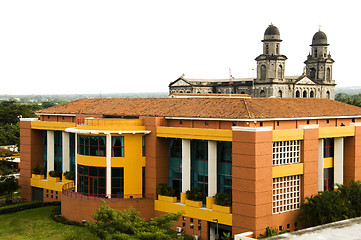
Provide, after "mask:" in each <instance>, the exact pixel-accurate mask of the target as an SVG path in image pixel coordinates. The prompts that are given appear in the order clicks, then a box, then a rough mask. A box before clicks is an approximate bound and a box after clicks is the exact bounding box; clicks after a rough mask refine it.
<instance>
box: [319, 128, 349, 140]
mask: <svg viewBox="0 0 361 240" xmlns="http://www.w3.org/2000/svg"><path fill="white" fill-rule="evenodd" d="M318 134H319V136H318V137H319V138H335V137H352V136H355V127H354V126H348V127H325V128H319V130H318Z"/></svg>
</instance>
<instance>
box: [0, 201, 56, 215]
mask: <svg viewBox="0 0 361 240" xmlns="http://www.w3.org/2000/svg"><path fill="white" fill-rule="evenodd" d="M44 206H60V202H26V203H17V204H11V205H6V206H3V207H0V214H5V213H13V212H19V211H23V210H27V209H33V208H38V207H44Z"/></svg>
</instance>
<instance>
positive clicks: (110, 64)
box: [0, 0, 361, 94]
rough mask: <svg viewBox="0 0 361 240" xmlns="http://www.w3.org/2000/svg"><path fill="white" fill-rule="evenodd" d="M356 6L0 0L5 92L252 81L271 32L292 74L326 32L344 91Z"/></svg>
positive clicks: (351, 73)
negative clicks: (273, 30) (277, 33)
mask: <svg viewBox="0 0 361 240" xmlns="http://www.w3.org/2000/svg"><path fill="white" fill-rule="evenodd" d="M357 2H358V1H356V0H354V1H347V0H345V1H332V0H328V1H323V0H317V1H316V0H312V1H310V0H302V1H289V0H288V1H269V0H257V1H241V0H237V1H227V0H223V1H211V0H207V1H197V0H191V1H188V0H182V1H171V0H164V1H161V0H129V1H121V0H116V1H105V0H103V1H91V0H85V1H80V0H78V1H77V0H69V1H68V0H58V1H52V0H44V1H37V0H31V1H29V0H8V1H5V0H1V1H0V81H1V87H0V94H64V93H69V94H73V93H102V94H103V93H124V92H159V91H162V92H166V91H167V90H168V84H169V83H170V82H171V81H174V80H176V79H177V78H178V77H179V76H181V75H182V74H183V73H184V74H185V77H188V78H228V76H229V68H231V71H232V74H233V77H236V78H243V77H252V76H254V75H253V72H252V68H256V61H255V60H254V59H255V58H256V57H257V56H258V55H259V54H261V53H262V42H261V40H262V39H263V35H264V31H265V30H266V28H267V27H268V25H269V24H271V23H273V24H274V25H275V26H277V27H278V29H279V30H280V33H281V39H282V40H283V41H282V44H281V53H282V54H284V55H286V56H287V57H288V60H287V61H286V75H287V76H293V75H300V74H302V71H303V67H304V63H303V62H304V61H305V60H306V58H307V55H308V53H309V51H310V49H311V47H310V46H309V45H310V44H311V42H312V37H313V35H314V34H315V33H316V32H317V31H318V29H319V25H321V30H322V31H324V32H325V33H326V34H327V38H328V42H329V44H330V46H329V51H330V53H331V56H332V58H333V59H334V60H335V63H334V68H333V78H334V80H336V83H337V84H338V86H355V85H358V86H361V75H360V61H361V60H360V56H361V50H360V44H359V41H360V39H361V31H360V23H361V14H360V12H359V11H360V8H359V7H358V6H357V5H356V3H357Z"/></svg>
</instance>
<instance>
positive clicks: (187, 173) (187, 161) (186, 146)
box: [182, 139, 191, 193]
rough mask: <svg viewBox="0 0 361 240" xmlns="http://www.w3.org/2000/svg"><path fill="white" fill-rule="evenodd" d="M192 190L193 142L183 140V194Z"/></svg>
mask: <svg viewBox="0 0 361 240" xmlns="http://www.w3.org/2000/svg"><path fill="white" fill-rule="evenodd" d="M190 189H191V140H189V139H182V192H184V193H185V192H186V191H187V190H190Z"/></svg>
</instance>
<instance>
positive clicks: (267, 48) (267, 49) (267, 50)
mask: <svg viewBox="0 0 361 240" xmlns="http://www.w3.org/2000/svg"><path fill="white" fill-rule="evenodd" d="M268 52H269V47H268V44H266V54H268Z"/></svg>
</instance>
